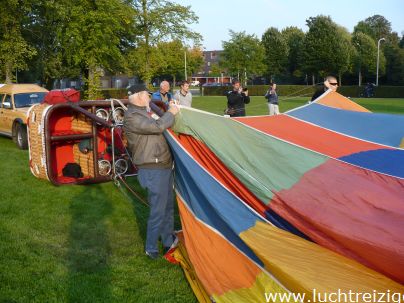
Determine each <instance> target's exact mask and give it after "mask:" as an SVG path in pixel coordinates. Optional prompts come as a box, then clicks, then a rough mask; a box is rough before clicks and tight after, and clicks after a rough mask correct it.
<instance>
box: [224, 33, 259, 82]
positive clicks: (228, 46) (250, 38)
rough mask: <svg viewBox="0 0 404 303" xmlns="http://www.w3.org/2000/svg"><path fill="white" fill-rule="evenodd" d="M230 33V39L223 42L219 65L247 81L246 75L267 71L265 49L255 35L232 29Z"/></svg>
mask: <svg viewBox="0 0 404 303" xmlns="http://www.w3.org/2000/svg"><path fill="white" fill-rule="evenodd" d="M229 34H230V40H229V41H223V43H222V45H223V53H222V54H221V57H220V62H219V65H220V66H221V67H222V68H226V69H227V70H228V71H229V73H230V74H231V75H233V76H234V75H237V76H238V77H239V78H240V80H241V81H242V82H243V83H246V81H247V77H246V75H248V74H249V75H251V74H252V75H257V74H261V73H262V72H264V71H265V64H264V59H265V49H264V47H263V46H262V44H261V43H260V41H259V39H258V38H257V37H256V36H255V35H247V34H246V33H245V32H239V33H237V32H234V31H232V30H230V31H229Z"/></svg>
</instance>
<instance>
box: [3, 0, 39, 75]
mask: <svg viewBox="0 0 404 303" xmlns="http://www.w3.org/2000/svg"><path fill="white" fill-rule="evenodd" d="M30 4H31V3H30V1H17V0H3V1H2V2H1V4H0V66H1V69H2V74H4V76H5V82H6V83H11V81H12V79H13V73H14V71H15V70H16V69H19V70H25V69H28V65H27V61H28V60H29V59H30V58H31V57H32V56H34V55H35V54H36V50H35V49H34V48H33V47H32V46H31V45H29V44H28V42H27V41H26V40H25V39H24V37H23V36H22V32H21V31H22V21H23V20H24V17H25V15H26V14H28V12H29V10H30Z"/></svg>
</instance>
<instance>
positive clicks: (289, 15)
mask: <svg viewBox="0 0 404 303" xmlns="http://www.w3.org/2000/svg"><path fill="white" fill-rule="evenodd" d="M174 1H175V2H176V3H178V4H181V5H184V6H191V9H192V10H193V11H194V12H195V13H196V15H197V16H198V17H199V23H198V24H192V25H190V28H192V29H193V30H195V31H197V32H199V33H200V34H202V36H203V39H204V40H203V42H202V44H203V46H204V47H205V49H206V50H220V49H222V41H228V40H229V39H230V37H229V29H232V30H234V31H236V32H241V31H245V32H246V33H247V34H255V35H257V37H258V38H261V36H262V34H263V33H264V32H265V30H266V29H268V28H269V27H276V28H278V29H279V30H281V29H283V28H285V27H287V26H297V27H299V28H301V29H302V30H303V31H305V32H306V31H307V30H308V28H307V26H306V19H308V18H309V17H315V16H317V15H320V14H321V15H327V16H331V18H332V20H333V21H334V22H336V23H337V24H339V25H342V26H344V27H346V28H347V29H348V30H349V31H350V32H352V31H353V28H354V26H355V25H356V24H357V23H358V22H359V21H362V20H365V19H366V18H367V17H370V16H373V15H382V16H384V17H385V18H386V19H387V20H389V21H390V22H391V27H392V29H393V31H395V32H397V33H398V34H399V35H401V32H403V31H404V0H378V1H376V0H367V1H366V0H338V1H336V0H334V1H331V0H327V1H326V0H322V1H319V0H306V1H299V0H278V1H275V0H249V1H246V0H230V1H229V0H174Z"/></svg>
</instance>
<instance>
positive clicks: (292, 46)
mask: <svg viewBox="0 0 404 303" xmlns="http://www.w3.org/2000/svg"><path fill="white" fill-rule="evenodd" d="M281 34H282V37H283V39H284V40H285V41H286V44H287V46H288V49H289V52H288V64H287V66H288V70H289V73H290V74H299V72H300V70H301V67H302V49H303V41H304V32H303V31H302V30H301V29H300V28H297V27H294V26H290V27H287V28H285V29H284V30H282V33H281Z"/></svg>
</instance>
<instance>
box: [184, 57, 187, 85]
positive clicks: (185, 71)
mask: <svg viewBox="0 0 404 303" xmlns="http://www.w3.org/2000/svg"><path fill="white" fill-rule="evenodd" d="M184 74H185V81H187V80H188V75H187V50H185V51H184Z"/></svg>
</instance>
